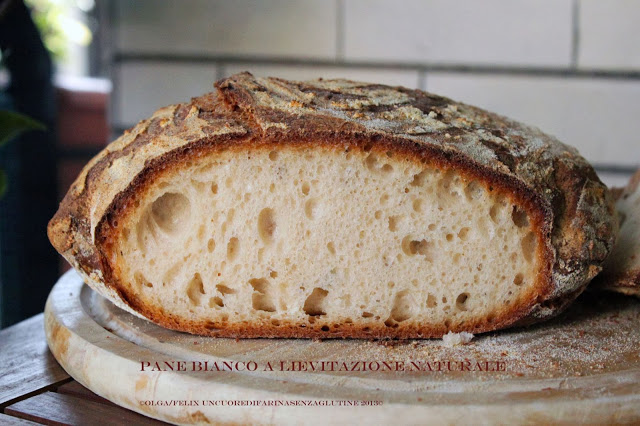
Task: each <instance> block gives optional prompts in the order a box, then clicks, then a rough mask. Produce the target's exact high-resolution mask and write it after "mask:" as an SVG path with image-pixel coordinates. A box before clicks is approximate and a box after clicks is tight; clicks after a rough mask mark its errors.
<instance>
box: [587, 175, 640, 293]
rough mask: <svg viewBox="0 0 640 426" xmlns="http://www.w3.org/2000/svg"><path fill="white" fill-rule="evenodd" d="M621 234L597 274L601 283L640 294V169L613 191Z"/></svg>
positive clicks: (601, 284)
mask: <svg viewBox="0 0 640 426" xmlns="http://www.w3.org/2000/svg"><path fill="white" fill-rule="evenodd" d="M613 194H614V198H615V199H616V210H617V211H618V215H619V216H620V234H619V236H618V240H617V242H616V245H615V246H614V248H613V250H612V252H611V255H610V256H609V258H608V259H607V261H606V262H605V264H604V269H603V271H602V273H601V274H600V275H598V283H597V284H598V287H601V288H604V289H607V290H612V291H615V292H618V293H622V294H628V295H633V296H638V297H640V170H638V171H637V172H636V174H634V175H633V176H632V177H631V180H630V181H629V184H628V185H627V186H626V188H619V189H618V188H616V189H615V190H614V191H613Z"/></svg>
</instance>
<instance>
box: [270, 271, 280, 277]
mask: <svg viewBox="0 0 640 426" xmlns="http://www.w3.org/2000/svg"><path fill="white" fill-rule="evenodd" d="M269 276H270V277H271V278H277V277H278V273H277V272H276V271H271V272H269Z"/></svg>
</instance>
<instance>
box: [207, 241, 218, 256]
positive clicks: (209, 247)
mask: <svg viewBox="0 0 640 426" xmlns="http://www.w3.org/2000/svg"><path fill="white" fill-rule="evenodd" d="M215 248H216V242H215V241H214V240H213V238H209V241H207V250H208V251H209V253H211V252H212V251H213V250H214V249H215Z"/></svg>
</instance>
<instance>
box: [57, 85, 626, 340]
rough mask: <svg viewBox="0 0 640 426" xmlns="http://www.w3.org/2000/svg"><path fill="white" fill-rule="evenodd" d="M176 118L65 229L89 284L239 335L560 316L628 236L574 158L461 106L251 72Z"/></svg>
mask: <svg viewBox="0 0 640 426" xmlns="http://www.w3.org/2000/svg"><path fill="white" fill-rule="evenodd" d="M217 87H218V91H217V92H215V93H211V94H207V95H204V96H202V97H200V98H195V99H193V100H192V101H191V102H190V103H187V104H181V105H176V106H171V107H167V108H164V109H161V110H159V111H158V112H157V113H156V114H155V115H154V116H153V117H152V118H151V119H149V120H145V121H143V122H141V123H140V124H138V125H137V126H136V127H135V128H133V129H131V131H129V132H127V133H126V134H125V135H123V136H122V137H121V138H120V139H118V140H117V141H115V142H114V143H112V144H111V145H110V146H109V147H108V148H107V149H106V150H105V151H104V152H103V153H101V154H100V155H99V156H98V157H96V158H95V159H94V160H92V162H91V163H90V164H88V165H87V167H86V168H85V169H84V170H83V172H82V174H81V175H80V176H79V177H78V179H77V180H76V182H75V184H74V185H73V187H72V188H71V190H70V191H69V194H67V196H66V197H65V200H64V201H63V203H62V205H61V208H60V210H59V211H58V213H57V214H56V216H55V217H54V218H53V219H52V221H51V223H50V226H49V236H50V239H51V241H52V243H53V244H54V246H55V247H56V248H57V249H58V251H60V252H61V253H62V254H63V255H64V256H65V257H66V258H67V259H68V260H69V261H70V262H71V263H72V265H74V266H75V267H76V268H77V269H78V270H79V271H80V273H81V274H82V275H83V276H84V278H85V280H86V281H87V283H88V284H89V285H91V286H92V287H94V288H95V289H97V290H98V291H99V292H101V293H102V294H103V295H105V296H106V297H108V298H109V299H110V300H112V301H114V303H116V304H118V306H120V307H122V308H124V309H126V310H128V311H130V312H132V313H134V314H136V315H139V316H141V317H143V318H147V319H149V320H151V321H154V322H156V323H158V324H160V325H162V326H165V327H169V328H173V329H176V330H181V331H187V332H191V333H197V334H205V335H214V336H229V337H365V338H416V337H441V336H442V335H444V334H446V333H447V332H449V331H453V332H462V331H467V332H472V333H479V332H486V331H490V330H495V329H499V328H504V327H508V326H513V325H518V324H528V323H532V322H536V321H540V320H543V319H545V318H549V317H551V316H553V315H556V314H557V313H559V312H560V311H562V309H564V308H565V307H566V306H567V305H568V304H569V303H570V302H571V301H572V300H573V299H574V298H575V297H576V296H577V295H578V294H579V293H580V292H581V291H582V290H583V289H584V287H585V286H586V284H587V283H588V282H589V280H590V279H591V278H593V276H595V275H596V274H597V273H598V272H599V270H600V267H601V263H602V262H603V260H604V259H605V258H606V256H607V254H608V252H609V250H610V249H611V246H612V244H613V240H614V238H615V232H616V230H617V222H616V218H615V215H614V212H613V207H612V202H611V197H610V194H609V193H608V191H607V189H606V187H605V186H604V185H603V184H602V183H601V182H600V181H599V180H598V179H597V177H596V175H595V173H594V172H593V169H592V168H591V167H590V166H589V165H588V163H586V161H584V159H582V157H580V156H579V155H578V154H577V152H576V151H575V150H573V149H572V148H569V147H567V146H565V145H563V144H561V143H560V142H558V141H556V140H555V139H553V138H551V137H549V136H547V135H544V134H543V133H541V132H539V131H537V130H536V129H532V128H528V127H526V126H523V125H521V124H518V123H515V122H512V121H510V120H508V119H505V118H503V117H499V116H496V115H493V114H491V113H488V112H486V111H483V110H480V109H477V108H474V107H470V106H467V105H464V104H459V103H455V102H453V101H450V100H448V99H446V98H441V97H438V96H435V95H430V94H427V93H425V92H420V91H412V90H408V89H404V88H392V87H388V86H382V85H371V84H366V83H357V82H351V81H345V80H327V81H325V80H319V81H315V82H305V83H298V82H288V81H285V80H280V79H258V78H255V77H253V76H251V75H250V74H248V73H244V74H239V75H236V76H233V77H231V78H229V79H227V80H223V81H221V82H219V83H217Z"/></svg>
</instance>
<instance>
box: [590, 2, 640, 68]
mask: <svg viewBox="0 0 640 426" xmlns="http://www.w3.org/2000/svg"><path fill="white" fill-rule="evenodd" d="M578 64H579V66H581V67H585V68H609V69H635V70H638V69H640V2H639V1H638V0H607V1H602V0H580V44H579V50H578Z"/></svg>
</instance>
